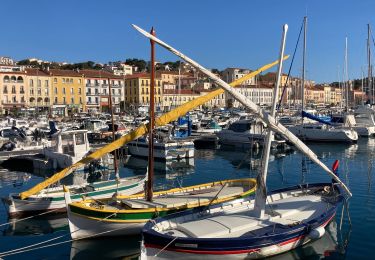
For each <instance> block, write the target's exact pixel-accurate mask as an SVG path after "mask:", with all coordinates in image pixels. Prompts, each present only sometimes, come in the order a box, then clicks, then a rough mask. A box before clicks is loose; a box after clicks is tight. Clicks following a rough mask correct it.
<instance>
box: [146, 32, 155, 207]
mask: <svg viewBox="0 0 375 260" xmlns="http://www.w3.org/2000/svg"><path fill="white" fill-rule="evenodd" d="M150 33H151V35H153V36H155V30H154V27H152V28H151V32H150ZM150 44H151V61H150V72H151V78H150V110H149V111H150V112H149V117H150V123H149V138H148V180H147V192H146V195H147V201H152V195H153V183H154V126H155V92H154V91H155V42H154V41H153V40H150Z"/></svg>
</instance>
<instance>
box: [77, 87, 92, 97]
mask: <svg viewBox="0 0 375 260" xmlns="http://www.w3.org/2000/svg"><path fill="white" fill-rule="evenodd" d="M79 92H81V89H79ZM80 94H81V93H80ZM87 94H89V95H90V94H91V88H88V89H87Z"/></svg>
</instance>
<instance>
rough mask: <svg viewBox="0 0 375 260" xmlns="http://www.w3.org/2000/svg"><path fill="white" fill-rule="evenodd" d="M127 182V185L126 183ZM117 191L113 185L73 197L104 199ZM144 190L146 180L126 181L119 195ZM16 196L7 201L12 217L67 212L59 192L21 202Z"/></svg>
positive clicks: (72, 197) (62, 194)
mask: <svg viewBox="0 0 375 260" xmlns="http://www.w3.org/2000/svg"><path fill="white" fill-rule="evenodd" d="M124 182H125V183H124ZM116 189H117V185H112V186H110V187H107V188H106V189H98V190H95V191H92V192H89V193H82V194H74V195H72V196H71V200H72V201H80V200H82V196H85V195H87V196H89V197H91V198H94V199H104V198H108V197H110V196H112V195H113V194H114V193H115V192H116ZM143 190H144V179H140V180H139V181H137V182H134V181H133V182H131V183H128V184H126V181H123V183H122V184H121V185H120V186H119V193H120V194H122V195H132V194H135V193H139V192H141V191H143ZM15 195H16V194H10V195H9V198H8V199H7V203H6V204H8V213H9V215H10V216H17V215H22V214H27V213H30V212H40V211H51V210H56V211H61V212H65V211H66V204H65V199H64V193H63V192H62V190H61V192H59V193H57V194H56V195H55V196H47V195H33V196H30V197H29V198H27V199H25V200H21V199H19V198H16V197H15Z"/></svg>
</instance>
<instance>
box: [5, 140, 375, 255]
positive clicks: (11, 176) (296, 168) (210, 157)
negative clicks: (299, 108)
mask: <svg viewBox="0 0 375 260" xmlns="http://www.w3.org/2000/svg"><path fill="white" fill-rule="evenodd" d="M309 146H310V147H311V148H312V150H313V151H314V152H316V153H317V155H318V156H319V158H320V159H321V160H322V161H323V162H324V163H326V164H327V165H329V166H331V165H332V164H333V162H334V161H335V160H336V159H337V160H339V161H340V166H339V175H340V177H341V178H342V180H343V181H344V182H345V183H347V184H348V186H349V187H350V189H351V191H352V193H353V197H352V198H351V199H350V200H349V202H348V207H347V208H348V210H346V208H345V209H344V210H343V211H342V209H341V208H339V210H338V211H337V215H336V218H335V219H334V220H333V222H332V223H331V224H330V225H329V226H328V227H327V232H326V233H325V235H324V236H323V237H322V238H321V239H320V240H317V241H315V242H313V243H309V244H307V245H305V246H303V247H300V248H298V249H296V250H293V251H290V252H288V253H286V254H282V255H278V256H275V257H273V258H272V259H372V258H373V255H374V254H375V247H374V242H373V239H372V232H373V231H374V230H375V192H374V185H375V178H373V176H372V175H373V174H374V173H373V172H374V167H375V165H374V161H373V158H374V155H375V139H372V138H369V139H365V138H364V139H360V140H359V142H358V143H357V144H352V145H343V144H309ZM260 164H261V151H256V150H244V149H238V148H235V147H221V148H220V149H212V150H211V149H210V150H208V149H201V150H196V153H195V158H194V159H191V160H189V161H179V162H177V161H173V162H170V163H163V162H156V163H155V186H156V188H157V189H165V188H171V187H181V186H187V185H193V184H199V183H204V182H211V181H217V180H223V179H231V178H244V177H249V176H250V177H256V176H257V174H258V172H259V170H260ZM146 167H147V160H145V159H140V158H132V157H130V158H128V159H127V160H126V161H124V162H121V168H120V175H121V177H124V176H133V175H142V174H145V171H146ZM269 167H270V168H269V175H268V179H267V182H268V187H269V189H270V190H272V189H276V188H280V187H287V186H292V185H295V184H299V183H312V182H320V181H330V177H329V176H328V175H327V174H326V173H324V172H323V170H321V169H320V168H319V167H318V166H317V165H315V164H313V163H312V162H311V161H310V160H308V159H307V158H305V157H304V156H302V155H301V154H300V153H299V152H295V151H287V152H273V153H272V155H271V157H270V164H269ZM42 179H43V177H40V176H35V175H32V174H28V173H22V172H9V171H6V170H2V171H1V172H0V196H1V197H6V196H8V194H9V193H11V192H17V193H18V192H20V191H23V190H25V189H27V188H29V187H32V186H33V185H35V184H36V183H38V182H40V181H41V180H42ZM7 222H10V223H9V224H5V223H7ZM341 222H342V223H341ZM0 224H1V226H0V230H1V235H2V236H1V237H0V258H4V259H19V258H21V257H26V258H27V259H120V258H121V259H137V258H138V255H139V243H140V240H141V237H140V236H135V237H115V238H98V239H91V240H82V241H74V242H72V241H71V240H70V234H69V229H68V226H67V220H66V216H65V215H54V214H45V215H43V216H40V217H34V218H30V219H27V220H22V221H18V222H17V220H10V219H8V216H7V213H6V210H5V207H3V206H2V207H1V209H0ZM340 226H341V228H340ZM38 243H39V244H38ZM32 244H38V245H37V247H38V249H36V250H31V249H32V248H31V247H28V246H29V245H32ZM21 248H22V249H21ZM12 250H17V251H12ZM202 258H203V256H202Z"/></svg>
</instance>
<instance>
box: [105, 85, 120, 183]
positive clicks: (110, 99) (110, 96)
mask: <svg viewBox="0 0 375 260" xmlns="http://www.w3.org/2000/svg"><path fill="white" fill-rule="evenodd" d="M108 90H109V91H108V92H109V102H108V105H109V109H110V111H111V123H112V140H113V141H115V124H114V121H113V104H112V84H111V79H110V78H108ZM116 151H117V150H114V158H113V163H114V170H115V176H116V178H117V179H119V175H118V169H117V153H116Z"/></svg>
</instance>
